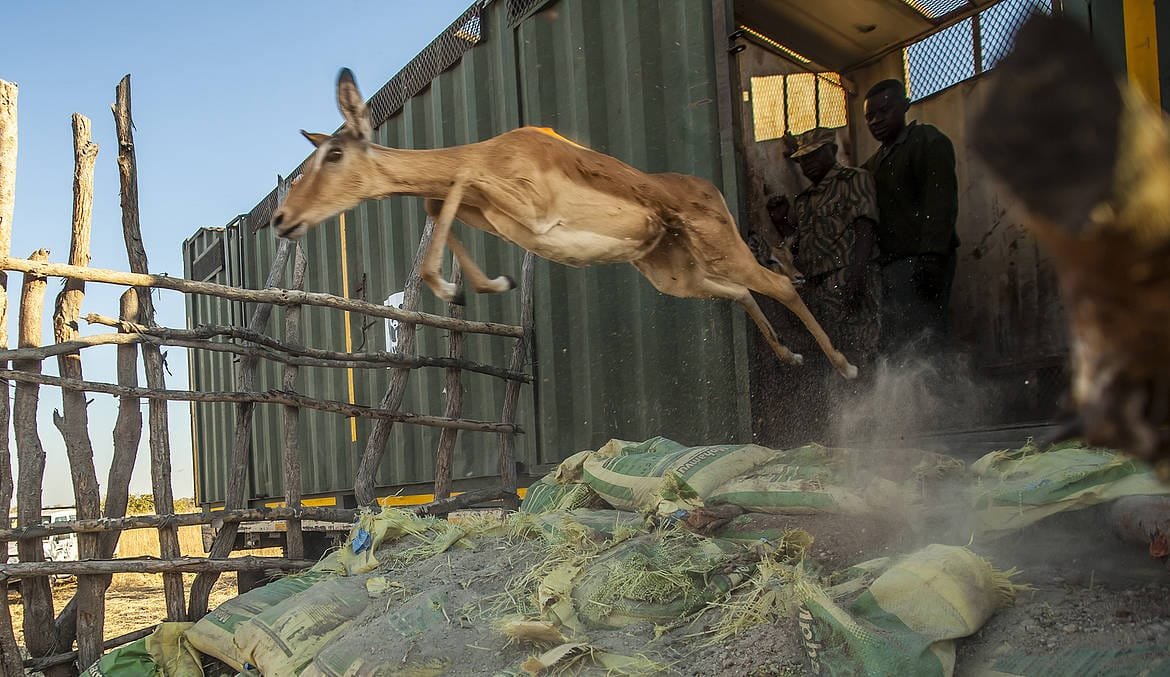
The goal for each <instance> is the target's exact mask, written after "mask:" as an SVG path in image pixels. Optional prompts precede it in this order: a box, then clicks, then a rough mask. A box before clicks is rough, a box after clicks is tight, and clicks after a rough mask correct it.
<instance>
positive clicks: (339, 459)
mask: <svg viewBox="0 0 1170 677" xmlns="http://www.w3.org/2000/svg"><path fill="white" fill-rule="evenodd" d="M712 1H714V2H718V3H720V7H717V8H713V7H712ZM723 3H724V0H680V1H676V0H638V1H633V0H631V1H629V2H605V3H601V2H594V1H593V0H557V1H555V2H531V1H530V2H527V3H525V2H522V1H512V2H493V3H476V4H475V5H473V6H472V7H471V8H469V9H468V10H467V12H466V13H464V14H463V15H462V16H461V17H459V18H458V19H457V20H456V21H455V22H454V23H453V24H452V25H451V28H450V29H448V30H447V31H446V32H445V33H444V34H443V35H442V36H440V37H439V38H437V39H436V40H435V42H434V43H432V44H431V45H430V46H429V47H428V48H427V49H425V50H424V51H423V52H422V53H420V54H419V56H418V57H416V58H415V60H413V61H412V62H411V63H410V64H408V65H407V66H406V67H405V68H404V69H403V71H402V72H401V73H399V74H398V75H397V76H395V77H394V78H393V79H392V80H391V81H390V82H389V83H387V85H386V86H385V87H383V88H382V89H381V90H380V91H378V92H377V93H375V94H374V95H373V96H372V97H371V101H370V107H371V110H372V114H373V116H374V124H375V127H376V130H375V137H376V141H377V142H378V143H380V144H384V145H389V146H395V147H401V148H436V147H445V146H452V145H457V144H462V143H468V142H473V141H478V140H482V139H485V138H488V137H491V136H494V135H496V134H499V133H501V132H504V131H507V130H509V129H514V128H516V127H518V126H521V125H539V126H547V127H552V128H554V129H556V130H557V131H558V132H559V133H561V134H562V135H564V136H566V137H568V138H570V139H572V140H574V141H576V142H578V143H581V144H582V145H586V146H589V147H592V148H594V149H596V150H599V151H602V152H605V153H609V154H611V155H614V156H616V157H618V158H620V159H622V160H624V161H626V162H628V163H630V164H632V165H633V166H635V167H638V168H639V169H642V170H645V171H651V172H659V171H674V172H684V173H689V174H695V175H698V176H702V177H705V178H708V179H710V180H712V181H714V182H715V183H716V185H719V186H721V187H726V186H734V185H735V184H734V180H733V179H731V180H725V179H727V178H728V177H725V176H724V174H723V172H724V167H725V166H734V163H731V162H726V159H727V158H725V156H724V151H723V148H724V146H723V145H721V131H726V130H721V129H720V127H719V123H718V120H719V116H718V113H717V103H716V102H717V98H718V97H717V84H716V83H717V77H716V74H717V71H716V68H717V62H716V58H715V49H716V44H717V40H716V38H715V37H714V36H715V35H716V34H718V33H719V32H720V31H717V30H715V29H714V28H713V19H712V17H713V9H716V10H723V9H725V6H724V5H723ZM718 44H722V43H721V41H718ZM340 65H341V64H339V66H340ZM371 75H372V74H364V77H365V78H366V80H363V79H362V78H363V74H361V73H359V74H358V78H359V84H364V86H365V87H366V88H367V91H366V92H365V93H366V94H367V95H369V94H370V91H369V88H370V82H369V78H370V77H371ZM325 94H326V93H324V92H323V93H322V95H323V96H324V95H325ZM293 131H295V130H293ZM290 133H292V131H290ZM723 138H727V135H726V134H725V135H724V137H723ZM737 201H738V196H736V195H729V196H728V202H729V203H731V204H732V205H733V206H734V204H736V202H737ZM274 204H275V195H274V194H270V195H269V196H267V197H266V198H265V199H264V200H263V201H261V203H260V204H259V205H257V206H256V207H255V208H254V209H253V210H252V212H250V213H249V214H247V215H245V216H242V217H240V218H238V219H236V220H235V221H233V223H232V224H230V225H228V226H227V227H226V228H224V229H201V230H200V231H198V232H197V233H196V234H195V235H194V236H192V238H191V239H189V240H188V241H187V243H186V244H185V251H184V260H185V262H186V270H185V273H186V274H187V276H188V277H192V276H196V274H199V273H201V274H204V275H209V276H207V277H203V278H200V279H208V280H210V281H215V282H221V283H225V284H234V285H238V286H245V287H252V288H255V287H259V286H262V284H263V281H264V279H265V277H266V276H267V272H268V269H269V266H270V262H271V260H272V257H273V254H274V252H275V249H276V240H275V238H274V235H273V233H272V231H271V229H269V228H268V227H267V220H268V215H269V214H270V213H271V210H272V208H273V206H274ZM733 210H734V207H733ZM342 220H344V228H343V227H342ZM423 223H424V213H423V210H422V201H421V200H419V199H417V198H392V199H389V200H381V201H371V202H367V203H364V204H362V205H360V206H359V207H357V208H356V209H354V210H352V211H350V212H347V213H346V214H344V215H343V217H342V218H335V219H333V220H331V221H329V222H326V223H324V224H322V225H321V226H320V227H318V228H316V229H315V230H313V231H312V232H311V233H310V234H309V235H307V236H306V237H305V238H304V239H303V240H302V243H303V245H304V247H305V249H306V253H307V256H308V262H309V265H308V274H307V279H306V289H307V290H309V291H317V292H329V293H333V294H338V295H345V296H349V297H351V298H361V299H364V300H367V301H370V302H374V303H380V302H384V301H386V300H387V299H391V298H392V296H393V295H394V294H395V293H397V292H400V291H401V290H402V286H403V281H404V279H405V277H406V275H407V274H408V272H409V270H410V266H411V261H412V259H413V256H414V253H415V250H416V248H417V246H418V242H419V238H420V235H421V232H422V228H423ZM456 228H457V229H459V232H460V235H461V237H462V239H463V240H464V242H465V243H466V244H467V246H468V247H469V249H470V250H471V251H472V254H473V256H474V257H475V259H476V260H477V261H478V262H480V264H481V266H482V267H483V269H484V270H485V272H487V273H488V274H489V275H497V274H508V275H511V276H513V277H515V278H517V279H518V278H519V273H520V262H521V259H522V257H523V251H522V250H520V249H519V248H518V247H515V246H513V245H511V244H509V243H506V242H504V241H502V240H499V239H497V238H493V237H488V236H486V235H484V234H482V233H480V232H478V231H475V230H473V229H471V228H467V227H465V226H461V225H457V226H456ZM217 251H219V252H222V254H223V259H222V263H221V264H220V265H218V266H216V265H212V263H209V261H213V262H215V261H219V259H216V258H215V257H216V256H217V254H216V253H215V252H217ZM209 252H210V253H209ZM213 268H216V270H214V271H212V269H213ZM535 285H536V286H535V321H536V325H535V336H534V345H533V349H532V355H531V357H532V361H533V363H532V366H531V371H532V373H533V375H534V377H535V383H534V384H533V386H524V388H523V390H522V393H523V394H522V397H521V402H520V414H519V423H520V425H521V426H522V427H523V428H524V430H525V434H523V435H520V436H518V439H517V447H516V458H517V460H518V461H520V462H521V463H523V464H524V467H525V469H527V471H528V472H530V473H535V472H538V470H537V468H538V467H539V466H546V465H549V464H553V463H557V462H558V461H560V460H561V459H563V458H564V457H566V456H568V455H570V454H572V453H574V452H576V451H579V450H582V449H587V448H595V447H597V446H600V445H601V444H602V443H604V442H605V441H606V440H608V439H609V438H611V437H621V438H625V439H645V438H648V437H652V436H655V435H665V436H668V437H670V438H672V439H676V440H679V441H680V442H683V443H685V444H692V445H699V444H719V443H729V442H746V441H749V435H750V421H749V415H748V403H747V357H746V342H745V340H744V336H745V322H746V318H745V317H744V315H743V312H742V311H741V310H740V309H739V307H738V306H736V305H734V304H732V303H730V302H725V301H696V300H684V299H676V298H672V297H667V296H664V295H662V294H660V293H658V292H657V291H656V290H654V288H653V287H651V286H650V284H649V283H648V282H647V281H646V280H644V279H643V278H642V277H641V276H640V275H639V274H638V273H637V271H635V270H634V269H633V268H632V267H631V266H628V265H609V266H598V267H595V268H589V269H573V268H568V267H564V266H559V265H556V264H552V263H549V262H547V261H543V260H539V259H538V261H537V267H536V282H535ZM519 301H520V299H519V293H518V292H512V293H509V294H503V295H487V296H478V295H469V298H468V305H467V307H466V317H468V318H470V319H479V320H490V321H494V322H504V323H510V324H519V319H520V303H519ZM251 310H252V308H251V306H250V305H249V306H248V307H246V308H245V307H243V304H229V303H227V302H222V301H215V300H210V299H189V300H188V324H189V326H196V325H200V324H213V323H214V324H226V323H228V322H229V321H231V322H234V323H236V324H243V323H246V318H247V317H248V316H249V315H250V313H251ZM420 310H423V311H426V312H431V313H443V312H445V308H444V304H442V303H440V302H438V301H437V300H436V299H435V298H434V296H433V295H432V294H431V293H430V291H429V290H428V289H425V288H424V289H423V291H422V295H421V306H420ZM282 327H283V312H281V311H280V309H278V310H277V312H276V313H274V315H273V319H272V323H271V324H270V325H269V332H276V331H278V328H282ZM302 327H303V332H304V334H303V336H304V338H303V340H304V343H305V344H306V345H309V346H312V347H315V348H322V349H328V350H337V351H354V352H357V351H375V350H387V349H388V346H387V327H386V324H385V323H384V322H383V321H382V320H378V319H376V318H364V317H361V316H357V315H351V316H349V317H346V316H345V314H343V313H341V312H338V311H333V310H326V309H322V308H306V309H305V311H304V312H303V313H302ZM445 334H446V332H444V331H442V330H436V329H432V328H427V327H422V328H420V330H419V343H418V349H419V351H420V354H424V355H445V354H446V349H447V347H446V336H445ZM464 349H465V357H466V358H468V359H472V360H476V361H479V362H487V363H492V364H497V365H506V364H507V362H508V357H509V355H510V353H511V350H512V340H510V339H506V338H502V337H491V336H479V335H475V336H469V337H467V339H466V340H465V343H464ZM191 360H192V364H191V375H192V384H191V385H192V387H193V388H194V389H197V390H231V389H234V388H235V385H234V384H235V372H234V370H235V364H234V363H232V362H231V360H230V357H229V356H224V355H221V354H214V355H193V356H192V358H191ZM388 383H389V374H388V372H387V370H380V369H378V370H372V369H361V370H353V372H352V376H351V374H350V372H347V370H338V369H330V370H326V369H318V368H302V369H301V372H300V379H299V385H298V389H299V390H301V391H302V392H305V393H306V394H308V395H311V396H314V397H321V398H328V399H334V400H339V401H343V402H344V401H350V400H351V398H352V401H354V402H356V403H358V404H365V405H371V406H377V405H378V402H379V401H380V399H381V397H382V395H383V393H384V392H385V390H386V387H387V385H388ZM279 384H280V368H279V365H275V364H266V365H265V366H264V368H263V369H262V375H261V379H260V385H259V388H260V389H261V390H264V389H267V388H273V387H279ZM443 384H444V373H443V371H442V370H438V369H425V370H416V371H415V372H413V373H412V375H411V380H410V388H409V391H408V394H407V397H406V399H405V401H404V403H403V407H402V408H403V410H404V411H411V412H416V413H428V414H441V413H442V411H443V394H442V389H443ZM464 386H465V388H466V391H465V394H464V417H466V418H475V419H481V420H499V418H500V412H501V408H502V406H503V394H504V383H503V382H502V381H499V380H498V379H493V378H491V377H487V376H483V375H479V374H465V375H464ZM193 422H194V430H195V432H194V435H195V445H194V446H195V454H196V468H197V493H198V497H199V501H200V502H201V503H203V504H211V503H215V502H219V501H222V500H223V498H224V484H225V465H226V459H227V457H228V454H229V452H230V440H231V430H232V427H233V425H234V411H233V409H232V407H230V406H229V405H206V404H197V405H194V406H193ZM280 426H281V412H280V409H279V407H272V406H262V407H258V408H257V409H256V419H255V427H254V431H253V436H252V454H251V459H252V463H251V467H250V477H249V481H250V485H249V486H250V491H251V496H252V497H253V499H254V500H257V501H261V500H263V499H275V498H279V497H280V496H282V495H283V493H284V489H283V486H282V473H281V446H280V440H281V434H280ZM370 427H371V422H367V421H357V422H356V424H355V423H351V421H350V420H349V419H346V418H344V417H341V416H338V415H335V414H326V413H322V412H304V413H303V414H302V433H301V440H302V449H301V463H302V475H303V478H304V482H305V486H304V487H303V491H304V492H305V494H306V495H313V494H326V493H339V494H345V493H347V492H349V491H350V490H351V489H352V485H353V476H354V472H355V470H356V466H357V459H358V458H359V457H360V455H361V452H362V450H363V449H364V448H365V442H366V438H367V436H368V434H369V430H370ZM437 444H438V430H435V429H429V428H421V427H411V426H402V425H396V426H395V427H394V434H393V435H392V437H391V438H390V441H389V443H388V445H387V451H386V455H385V457H384V461H383V463H382V466H381V469H380V472H379V476H378V483H379V486H380V487H383V488H384V493H393V491H394V490H395V488H397V487H403V486H409V485H412V484H415V485H425V484H426V483H429V482H430V481H431V479H432V477H433V472H434V452H435V448H436V447H437ZM497 456H498V439H497V436H495V435H491V434H484V433H473V432H463V433H460V436H459V443H458V445H457V447H456V452H455V459H454V467H453V476H454V479H455V480H456V482H457V483H458V482H460V481H465V482H467V481H474V480H475V479H476V478H490V477H492V476H494V475H496V474H497V468H496V463H497Z"/></svg>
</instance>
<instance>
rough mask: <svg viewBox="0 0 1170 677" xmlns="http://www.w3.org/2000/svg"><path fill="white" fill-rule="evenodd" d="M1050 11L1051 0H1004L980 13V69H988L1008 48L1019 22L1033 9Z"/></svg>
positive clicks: (997, 62) (1026, 17)
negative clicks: (981, 62) (981, 67)
mask: <svg viewBox="0 0 1170 677" xmlns="http://www.w3.org/2000/svg"><path fill="white" fill-rule="evenodd" d="M1037 12H1040V13H1044V14H1051V13H1052V0H1004V1H1003V2H1001V3H999V4H998V5H995V6H994V7H989V8H988V9H986V10H984V11H983V12H980V14H979V39H980V42H981V46H982V48H981V49H980V50H979V51H980V54H981V55H982V57H983V59H982V60H983V64H982V66H983V70H985V71H987V70H991V69H992V68H995V67H996V65H997V64H999V62H1000V60H1001V59H1003V58H1004V57H1005V56H1007V55H1008V52H1010V51H1011V47H1012V44H1013V43H1014V42H1015V39H1016V32H1017V31H1019V30H1020V26H1023V25H1024V22H1025V21H1027V20H1028V17H1030V16H1031V15H1032V14H1034V13H1037Z"/></svg>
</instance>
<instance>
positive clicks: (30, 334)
mask: <svg viewBox="0 0 1170 677" xmlns="http://www.w3.org/2000/svg"><path fill="white" fill-rule="evenodd" d="M48 258H49V252H48V250H45V249H38V250H37V251H35V252H33V253H32V255H31V256H29V259H31V260H34V261H45V260H48ZM45 285H46V280H45V278H43V277H37V276H35V275H30V274H26V275H25V276H24V281H23V283H22V284H21V289H20V329H19V334H18V336H17V342H18V345H19V346H20V347H22V348H30V347H35V346H37V345H39V344H40V342H41V318H42V314H43V307H44V300H45ZM13 368H14V369H15V370H16V371H25V372H33V373H39V372H40V371H41V363H40V361H38V360H19V361H17V362H16V363H15V364H14V365H13ZM39 397H40V388H39V386H37V385H36V384H33V383H24V382H20V383H17V384H16V397H15V399H14V400H13V404H12V413H13V417H12V419H13V420H12V426H13V431H14V432H15V434H16V453H17V457H18V459H19V469H20V472H19V478H18V486H17V499H16V508H17V518H18V523H19V524H20V526H30V525H33V524H39V523H40V521H41V487H42V486H43V485H44V479H45V449H44V447H42V446H41V437H40V433H39V432H38V430H37V403H38V399H39ZM41 543H42V539H40V538H28V539H21V540H20V541H18V543H17V549H18V551H19V553H20V561H21V562H40V561H42V560H44V551H43V550H42V547H43V546H42V544H41ZM20 596H21V598H22V600H23V602H24V642H25V647H26V648H27V649H28V652H29V653H30V654H31V655H32V656H34V657H37V658H39V657H42V656H48V655H49V654H51V653H53V651H54V650H55V649H56V645H57V637H56V635H57V633H56V632H55V628H54V625H53V591H52V589H51V588H50V587H49V579H48V578H45V577H39V578H30V579H27V580H25V581H21V584H20Z"/></svg>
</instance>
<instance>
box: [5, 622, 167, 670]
mask: <svg viewBox="0 0 1170 677" xmlns="http://www.w3.org/2000/svg"><path fill="white" fill-rule="evenodd" d="M157 628H158V625H152V626H150V627H149V628H142V629H141V630H135V631H134V632H128V633H126V634H124V635H118V636H117V637H115V638H113V639H108V640H106V641H105V642H103V643H102V649H103V650H106V651H109V650H110V649H116V648H118V647H120V646H122V645H123V644H129V643H130V642H133V641H135V640H139V639H142V638H143V637H146V636H147V635H150V634H151V633H153V632H154V631H155V630H156V629H157ZM75 660H77V652H76V651H70V652H68V653H61V654H57V655H56V656H46V657H45V658H33V659H30V660H27V661H25V662H24V667H25V668H26V669H27V670H28V671H29V672H39V671H41V670H44V669H45V668H51V667H53V666H55V665H65V664H67V663H72V662H73V661H75ZM13 674H19V671H18V672H17V673H13Z"/></svg>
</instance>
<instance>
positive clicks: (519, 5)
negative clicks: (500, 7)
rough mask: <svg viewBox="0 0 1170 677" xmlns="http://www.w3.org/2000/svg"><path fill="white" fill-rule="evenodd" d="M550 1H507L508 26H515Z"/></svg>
mask: <svg viewBox="0 0 1170 677" xmlns="http://www.w3.org/2000/svg"><path fill="white" fill-rule="evenodd" d="M550 1H551V0H508V24H509V25H512V26H515V25H516V24H518V23H520V21H521V20H522V19H524V18H525V17H527V16H528V15H529V14H531V13H532V12H534V11H535V10H536V9H537V8H538V7H540V6H541V5H546V4H548V3H549V2H550Z"/></svg>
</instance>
